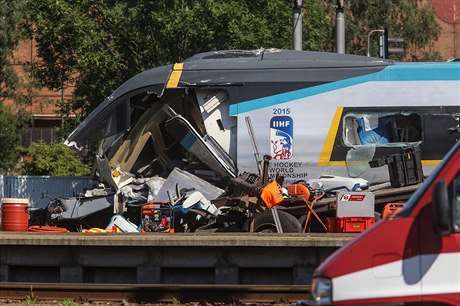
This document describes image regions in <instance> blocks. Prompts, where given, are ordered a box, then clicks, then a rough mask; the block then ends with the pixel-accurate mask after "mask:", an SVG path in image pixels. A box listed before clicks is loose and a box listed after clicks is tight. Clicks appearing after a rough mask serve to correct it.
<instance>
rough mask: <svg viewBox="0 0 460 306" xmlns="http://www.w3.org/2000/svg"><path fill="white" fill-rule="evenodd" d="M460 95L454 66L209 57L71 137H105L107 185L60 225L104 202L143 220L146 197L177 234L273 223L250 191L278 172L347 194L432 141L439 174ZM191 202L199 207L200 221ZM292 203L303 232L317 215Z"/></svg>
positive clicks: (264, 55) (162, 78)
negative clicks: (394, 158) (386, 163)
mask: <svg viewBox="0 0 460 306" xmlns="http://www.w3.org/2000/svg"><path fill="white" fill-rule="evenodd" d="M459 97H460V65H459V64H458V63H454V62H446V63H399V62H393V61H390V60H382V59H380V58H369V57H363V56H356V55H349V54H336V53H325V52H311V51H292V50H278V49H260V50H252V51H242V50H230V51H213V52H206V53H201V54H197V55H195V56H193V57H191V58H189V59H187V60H185V61H184V62H183V63H176V64H171V65H166V66H162V67H158V68H154V69H151V70H148V71H144V72H142V73H140V74H138V75H136V76H134V77H132V78H131V79H129V80H127V81H126V82H125V83H124V84H122V85H121V86H120V87H119V88H118V89H116V90H115V91H114V92H113V93H112V94H111V95H110V96H109V97H107V98H106V99H105V100H104V101H103V102H102V103H101V104H100V105H99V106H98V107H97V108H96V109H95V110H94V111H93V112H92V113H91V114H89V116H88V117H87V118H86V119H85V120H84V121H83V122H82V123H81V124H80V125H79V126H78V127H77V128H76V129H75V130H74V131H73V132H72V133H71V134H70V135H69V137H68V138H67V140H66V142H65V143H66V144H67V145H68V146H74V147H76V148H82V147H84V146H85V145H86V144H88V143H90V142H94V141H100V146H99V149H98V152H97V157H96V174H97V178H98V180H99V181H100V182H101V183H102V184H103V187H104V188H105V189H103V190H101V188H96V189H95V190H93V191H88V194H87V195H85V196H83V197H82V198H80V199H78V201H75V203H74V204H69V202H70V201H69V200H67V201H61V203H60V204H59V205H56V203H54V205H52V207H53V209H49V211H50V214H51V215H52V216H54V220H58V221H59V222H57V223H58V224H63V223H65V222H66V221H69V220H70V221H75V220H77V219H78V220H82V219H85V218H86V220H88V218H90V217H91V216H94V215H95V213H96V212H100V211H102V210H107V213H108V216H106V217H105V219H104V218H102V219H103V220H104V222H105V223H109V222H108V221H109V220H110V216H112V215H113V214H114V213H115V214H117V216H118V215H124V216H126V215H128V214H129V213H132V212H133V211H134V213H133V215H135V217H133V216H131V218H130V220H135V222H133V224H134V225H139V226H140V225H141V224H144V225H145V222H147V221H146V219H145V218H146V214H143V213H142V209H143V208H144V206H143V205H144V204H143V203H148V202H152V201H153V202H152V203H163V204H162V205H163V206H162V205H159V206H158V212H160V206H162V208H161V209H164V211H163V213H161V214H159V215H164V216H167V217H168V218H169V219H168V220H169V221H168V222H171V220H170V219H171V217H172V215H175V218H174V219H175V220H174V222H175V225H174V227H176V230H181V231H193V230H197V229H201V228H206V229H209V228H210V227H213V228H219V229H222V228H227V229H229V230H230V229H231V230H235V229H236V230H248V221H251V220H252V219H251V218H252V217H254V216H256V215H257V216H258V217H259V215H260V216H262V217H259V220H263V219H267V220H268V219H270V218H272V216H271V215H269V214H268V213H265V212H261V213H258V214H257V213H255V212H256V211H257V210H258V209H259V208H260V207H259V208H258V207H256V208H254V207H253V205H251V203H249V202H251V200H248V199H250V198H251V197H253V196H255V197H257V196H258V195H260V191H261V188H262V187H263V186H265V185H266V183H267V182H268V181H270V180H273V179H275V177H281V178H284V183H285V184H293V183H297V182H299V181H301V182H307V181H308V180H309V179H318V178H320V179H321V178H323V179H324V181H325V182H326V181H327V180H328V179H332V180H334V179H336V178H337V176H339V177H343V178H349V179H350V180H351V181H352V182H353V183H352V186H351V188H347V189H349V190H352V189H356V188H360V189H365V188H366V187H367V186H368V183H371V184H372V183H377V182H384V181H388V171H387V170H386V169H385V168H382V167H370V165H369V162H371V161H373V160H376V159H379V158H382V157H384V156H388V155H390V154H394V153H398V152H400V151H401V150H402V148H404V147H406V146H408V145H409V146H417V147H418V148H419V149H420V152H421V153H420V154H421V164H422V165H423V172H424V173H425V174H426V175H428V174H429V173H430V172H431V170H432V169H433V168H434V167H435V166H436V165H437V164H438V163H439V162H440V160H441V159H442V156H443V155H444V154H445V153H446V152H447V151H448V150H449V149H450V148H451V147H452V146H453V144H454V143H455V142H456V141H457V140H458V138H459V137H460V103H459ZM259 150H260V154H264V155H266V156H268V158H267V161H266V162H265V159H264V162H263V161H262V160H261V158H260V157H259ZM262 163H264V167H262ZM262 168H263V169H262ZM257 173H258V174H257ZM171 175H172V177H171ZM177 176H180V177H181V178H180V179H178V178H177ZM315 182H316V181H315ZM343 182H349V181H347V180H344V181H343ZM152 185H153V186H152ZM306 185H308V184H306ZM308 187H309V189H310V192H309V193H310V195H309V196H310V197H311V198H310V199H307V200H309V201H311V200H312V199H313V197H314V196H319V195H320V194H324V192H321V191H318V188H319V189H320V188H321V187H324V186H316V187H315V188H316V189H315V188H313V187H311V186H309V185H308ZM323 189H324V188H323ZM196 191H198V192H199V193H200V194H201V195H196V194H195V196H194V198H195V200H196V201H192V200H189V201H188V202H186V201H187V197H188V196H186V195H187V194H188V195H189V196H190V195H191V194H193V193H194V192H196ZM201 196H202V197H201ZM245 196H247V197H246V200H245V201H242V200H241V199H243V198H245ZM288 196H289V195H286V196H285V197H288ZM101 197H102V198H103V200H94V198H101ZM192 198H193V197H192ZM198 199H201V200H198ZM220 199H226V200H225V201H221V200H220ZM235 199H239V200H235ZM303 200H305V199H303ZM85 201H89V202H90V203H92V204H90V205H83V204H82V203H84V202H85ZM99 202H100V204H97V203H99ZM184 202H186V203H185V205H184ZM242 202H243V204H244V205H242V204H241V203H242ZM255 202H260V201H255ZM291 202H292V201H291ZM294 202H295V201H294ZM63 203H64V204H63ZM248 203H249V204H248ZM166 204H167V205H166ZM179 204H180V205H179ZM302 205H303V207H305V205H304V204H302ZM85 206H86V207H87V208H86V209H85V208H84V207H85ZM176 206H177V207H179V206H180V207H181V208H180V209H178V208H177V207H176ZM256 206H257V205H256ZM79 210H80V211H79ZM77 211H79V212H77ZM188 211H194V213H195V215H194V216H193V218H191V219H192V221H188V222H186V221H184V220H185V217H186V216H187V212H188ZM286 211H288V210H286ZM292 211H294V210H292ZM292 211H290V212H289V213H286V212H285V211H282V210H279V213H280V214H281V216H282V217H281V219H283V220H282V223H285V224H286V223H290V224H291V226H292V229H291V230H292V231H297V230H298V229H299V228H301V226H304V224H302V222H303V223H305V222H308V219H307V220H305V217H303V219H302V216H305V215H306V214H307V213H308V216H310V213H313V212H314V211H311V210H308V209H304V210H303V212H302V213H298V214H295V213H292ZM65 214H67V215H65ZM264 214H265V215H264ZM139 216H140V217H139ZM164 216H163V217H164ZM147 217H149V218H150V219H149V220H150V221H149V222H152V218H157V217H158V216H157V217H155V216H154V214H151V216H147ZM292 217H293V218H294V219H295V221H292V220H291V219H292ZM107 218H109V219H107ZM96 219H97V220H102V219H101V217H100V216H98V218H96ZM143 220H144V221H145V222H144V221H143ZM158 220H159V219H158V218H157V221H158ZM299 220H300V221H299ZM112 221H113V220H112ZM291 221H292V222H291ZM264 222H265V221H258V222H255V223H256V224H257V223H258V224H265V223H264ZM296 222H298V223H299V225H297V224H295V225H292V224H293V223H296ZM269 223H270V222H269ZM81 224H82V223H81V222H80V226H81ZM92 224H97V222H95V223H92ZM163 224H166V223H165V222H163ZM210 224H214V225H212V226H210ZM216 224H217V225H216ZM253 225H254V222H253ZM203 226H204V227H203ZM163 227H169V228H171V227H172V226H171V224H170V223H168V225H167V226H163ZM151 228H152V227H151ZM154 228H158V227H154ZM160 228H161V227H160ZM263 229H264V227H263V226H262V227H260V228H259V230H263Z"/></svg>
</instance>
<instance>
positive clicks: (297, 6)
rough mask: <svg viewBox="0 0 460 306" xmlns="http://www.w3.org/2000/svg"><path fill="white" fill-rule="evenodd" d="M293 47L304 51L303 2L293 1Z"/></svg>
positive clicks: (300, 0)
mask: <svg viewBox="0 0 460 306" xmlns="http://www.w3.org/2000/svg"><path fill="white" fill-rule="evenodd" d="M292 45H293V47H294V50H302V0H292Z"/></svg>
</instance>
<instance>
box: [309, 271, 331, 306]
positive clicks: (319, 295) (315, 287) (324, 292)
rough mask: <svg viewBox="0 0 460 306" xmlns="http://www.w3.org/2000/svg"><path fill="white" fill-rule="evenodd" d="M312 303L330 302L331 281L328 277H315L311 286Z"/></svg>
mask: <svg viewBox="0 0 460 306" xmlns="http://www.w3.org/2000/svg"><path fill="white" fill-rule="evenodd" d="M311 304H312V305H331V304H332V281H331V280H330V279H329V278H324V277H315V278H313V283H312V286H311Z"/></svg>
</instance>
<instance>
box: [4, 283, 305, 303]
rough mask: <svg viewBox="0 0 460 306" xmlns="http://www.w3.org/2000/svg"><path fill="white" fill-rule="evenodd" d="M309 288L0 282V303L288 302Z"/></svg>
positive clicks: (298, 286) (300, 297) (303, 297)
mask: <svg viewBox="0 0 460 306" xmlns="http://www.w3.org/2000/svg"><path fill="white" fill-rule="evenodd" d="M310 288H311V286H309V285H214V284H211V285H180V284H179V285H163V284H162V285H150V284H88V283H85V284H63V283H33V284H30V283H20V282H3V283H0V300H2V299H3V300H5V299H11V300H24V299H26V298H27V297H31V296H33V297H34V298H36V299H38V300H51V299H52V300H56V299H61V300H65V299H71V300H75V301H85V302H91V301H112V302H116V301H128V302H136V303H140V302H144V303H146V302H147V303H152V302H157V303H174V302H180V303H187V302H235V301H238V302H243V303H280V302H283V303H290V302H296V301H299V300H304V301H305V300H308V294H309V292H310Z"/></svg>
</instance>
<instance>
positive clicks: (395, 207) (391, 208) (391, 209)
mask: <svg viewBox="0 0 460 306" xmlns="http://www.w3.org/2000/svg"><path fill="white" fill-rule="evenodd" d="M403 207H404V203H388V204H387V205H385V207H384V208H383V211H382V219H393V218H394V217H395V216H396V215H397V214H398V213H399V212H400V211H401V209H403Z"/></svg>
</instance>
